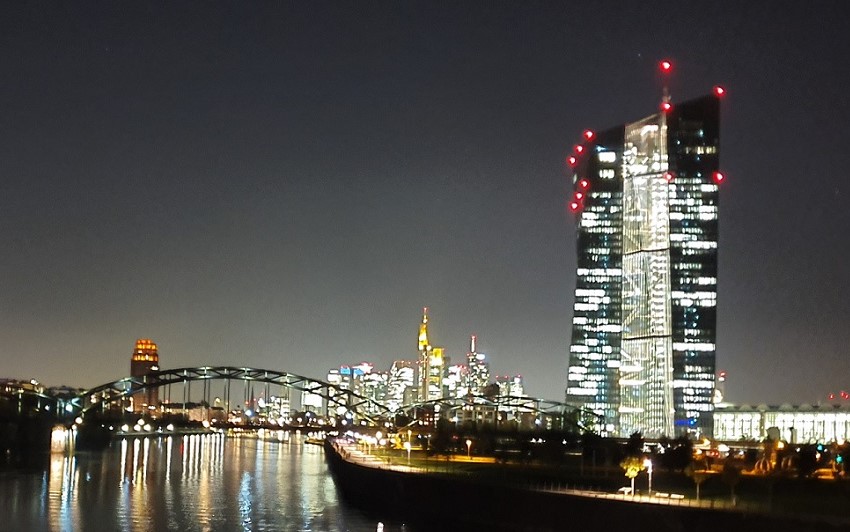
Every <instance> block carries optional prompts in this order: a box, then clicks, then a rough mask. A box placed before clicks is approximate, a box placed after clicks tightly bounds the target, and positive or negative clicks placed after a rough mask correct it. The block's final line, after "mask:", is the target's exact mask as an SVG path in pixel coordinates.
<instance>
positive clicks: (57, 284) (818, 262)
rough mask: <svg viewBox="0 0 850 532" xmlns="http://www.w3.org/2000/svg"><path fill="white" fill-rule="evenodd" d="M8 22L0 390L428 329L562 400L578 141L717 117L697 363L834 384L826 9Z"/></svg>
mask: <svg viewBox="0 0 850 532" xmlns="http://www.w3.org/2000/svg"><path fill="white" fill-rule="evenodd" d="M744 4H745V3H744V2H728V3H724V2H688V3H685V2H670V3H657V2H584V3H578V2H561V1H553V2H513V3H509V2H500V1H495V0H493V1H481V2H408V1H387V2H333V3H323V2H294V1H293V2H263V3H249V2H228V3H224V2H208V1H206V2H199V3H189V2H150V3H148V2H118V1H110V2H103V3H99V2H27V3H24V2H21V3H12V2H5V3H4V4H3V6H2V14H0V104H2V110H0V238H2V242H0V246H2V254H0V377H16V378H36V379H38V380H40V381H42V382H43V383H45V384H48V385H58V384H68V385H72V386H80V387H90V386H94V385H96V384H100V383H103V382H106V381H110V380H113V379H116V378H120V377H123V376H126V375H127V374H129V360H130V354H131V352H132V349H133V344H134V341H135V339H136V338H152V339H153V340H154V341H155V342H157V343H158V344H159V351H160V357H161V365H162V366H163V367H165V368H176V367H183V366H197V365H240V366H251V367H259V368H265V369H276V370H281V371H289V372H293V373H297V374H303V375H307V376H312V377H319V378H321V377H323V376H324V375H325V374H326V372H327V370H328V369H329V368H331V367H334V366H339V365H340V364H353V363H358V362H360V361H362V360H370V361H374V362H375V363H376V365H377V366H378V367H379V368H380V369H388V368H389V365H390V364H391V362H392V361H393V360H394V359H413V358H415V354H416V335H417V331H418V323H419V320H420V317H421V308H422V307H423V306H428V307H429V308H430V317H431V321H430V326H431V328H430V332H431V339H432V343H434V344H436V345H442V346H444V347H445V348H446V349H447V351H448V354H449V356H451V357H452V358H453V359H454V360H456V361H457V362H460V361H462V359H464V354H465V353H466V350H467V345H468V337H469V335H470V334H472V333H474V334H477V335H478V337H479V348H480V350H482V351H484V352H486V353H487V354H488V357H489V359H490V362H491V365H492V370H493V372H494V373H498V374H506V373H510V374H516V373H521V374H522V375H523V377H524V379H525V382H526V386H527V391H528V392H529V393H531V394H532V395H536V396H541V397H546V398H550V399H556V400H562V399H563V392H564V388H565V384H566V370H567V356H568V350H569V336H570V324H571V320H572V291H573V290H574V287H575V285H574V283H575V223H574V219H573V216H572V215H571V214H570V213H569V212H568V210H567V208H566V201H567V198H568V197H569V193H570V191H571V189H572V185H571V182H570V176H569V174H568V172H567V171H566V169H565V164H564V158H565V157H566V156H567V155H568V154H569V152H570V150H571V148H572V145H573V144H575V143H576V142H577V141H578V140H579V136H580V133H581V131H582V130H583V129H585V128H591V129H604V128H608V127H611V126H614V125H617V124H619V123H622V122H625V121H628V120H634V119H637V118H641V117H643V116H646V115H648V114H651V113H654V112H655V110H656V109H657V106H658V102H659V99H660V84H659V81H658V75H657V70H656V64H657V62H658V61H659V60H660V59H662V58H670V59H672V60H673V61H674V63H675V74H674V81H673V84H672V94H673V101H674V103H675V101H676V100H679V101H681V100H684V99H689V98H693V97H697V96H700V95H702V94H704V93H707V92H709V91H710V90H711V88H712V86H713V85H714V84H718V83H719V84H722V85H723V86H725V87H726V88H727V89H728V97H727V98H726V99H725V100H724V102H723V104H722V109H723V110H722V129H721V131H722V132H721V139H722V140H721V156H720V160H721V167H722V168H723V170H724V171H725V173H726V174H727V176H728V180H727V181H726V182H725V183H724V184H723V186H722V188H721V205H720V233H721V236H720V252H719V257H720V273H719V296H718V297H719V303H718V307H719V308H718V312H719V323H718V350H717V365H718V369H722V370H726V371H728V373H729V376H730V378H729V381H728V385H727V398H728V399H729V400H731V401H734V402H753V403H758V402H770V403H781V402H791V403H799V402H814V401H818V400H824V399H825V398H826V395H827V394H828V393H829V392H830V391H836V392H837V391H840V390H842V389H846V390H850V356H848V355H850V347H848V346H850V321H848V318H850V280H849V279H848V271H850V269H848V265H847V262H848V259H850V235H848V231H850V214H848V207H847V204H848V201H850V185H848V179H850V175H848V168H850V149H848V138H850V103H848V102H850V96H848V94H850V89H848V87H850V59H848V57H850V37H848V35H847V21H848V20H850V4H848V3H845V2H843V1H835V2H826V1H823V2H811V3H809V2H746V5H744Z"/></svg>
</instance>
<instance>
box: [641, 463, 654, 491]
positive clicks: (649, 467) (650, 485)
mask: <svg viewBox="0 0 850 532" xmlns="http://www.w3.org/2000/svg"><path fill="white" fill-rule="evenodd" d="M643 466H644V467H645V468H646V470H647V472H648V473H649V486H648V487H647V493H648V495H649V496H650V497H652V460H650V459H649V458H647V459H646V460H644V461H643Z"/></svg>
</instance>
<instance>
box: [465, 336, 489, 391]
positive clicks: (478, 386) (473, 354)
mask: <svg viewBox="0 0 850 532" xmlns="http://www.w3.org/2000/svg"><path fill="white" fill-rule="evenodd" d="M477 340H478V338H477V337H476V336H475V335H472V336H470V337H469V352H468V353H467V354H466V365H467V366H468V367H469V369H468V374H467V378H468V380H469V382H468V384H467V388H468V390H469V393H471V394H473V395H478V394H480V393H481V390H483V389H484V388H485V387H487V385H488V384H490V365H489V364H488V363H487V355H485V354H484V353H479V352H478V351H477V346H476V343H477Z"/></svg>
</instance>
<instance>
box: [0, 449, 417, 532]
mask: <svg viewBox="0 0 850 532" xmlns="http://www.w3.org/2000/svg"><path fill="white" fill-rule="evenodd" d="M378 529H381V530H386V531H392V530H408V531H409V530H411V529H410V528H409V527H406V528H405V527H403V526H402V525H391V524H390V525H388V524H380V523H378V522H377V520H376V519H374V518H369V517H367V516H364V515H363V514H362V513H360V512H359V511H357V510H356V509H353V508H351V507H349V506H346V505H345V504H344V503H343V502H341V501H340V500H339V497H338V493H337V490H336V486H335V485H334V483H333V480H332V478H331V476H330V473H329V472H328V470H327V467H326V465H325V462H324V455H323V452H322V450H321V448H319V447H316V446H311V445H302V444H301V441H300V438H292V440H291V441H290V440H289V439H288V438H287V439H284V441H282V442H280V443H278V442H264V441H261V440H257V439H248V438H245V439H235V438H233V439H231V438H227V439H226V438H224V437H223V436H221V435H186V436H182V437H181V436H173V437H172V436H164V437H163V436H160V437H156V436H153V437H148V438H124V439H120V440H115V441H113V442H112V445H111V446H110V448H109V449H107V450H105V451H103V452H98V453H77V454H75V455H71V456H63V455H61V454H54V455H51V457H50V462H49V465H48V466H47V467H46V469H45V471H43V472H38V473H17V472H15V473H8V472H6V473H0V530H55V531H66V530H122V531H127V532H135V531H148V530H185V531H189V530H246V531H255V530H256V531H264V530H311V531H312V530H315V531H345V530H350V531H367V530H368V531H374V530H378Z"/></svg>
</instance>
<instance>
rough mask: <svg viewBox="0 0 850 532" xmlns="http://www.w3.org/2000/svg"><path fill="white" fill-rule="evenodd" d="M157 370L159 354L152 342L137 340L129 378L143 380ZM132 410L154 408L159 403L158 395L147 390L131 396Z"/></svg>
mask: <svg viewBox="0 0 850 532" xmlns="http://www.w3.org/2000/svg"><path fill="white" fill-rule="evenodd" d="M158 370H159V352H158V351H157V348H156V344H155V343H154V342H153V340H150V339H148V338H139V339H138V340H136V348H135V349H133V356H132V357H131V358H130V376H132V377H134V378H142V379H143V378H144V377H145V376H146V375H148V374H149V373H152V372H154V371H158ZM133 402H134V404H133V408H134V410H136V411H144V410H145V408H147V407H148V406H155V405H156V404H157V403H158V402H159V394H158V390H157V389H156V388H148V389H147V390H146V391H145V392H141V393H138V394H135V395H134V396H133Z"/></svg>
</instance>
